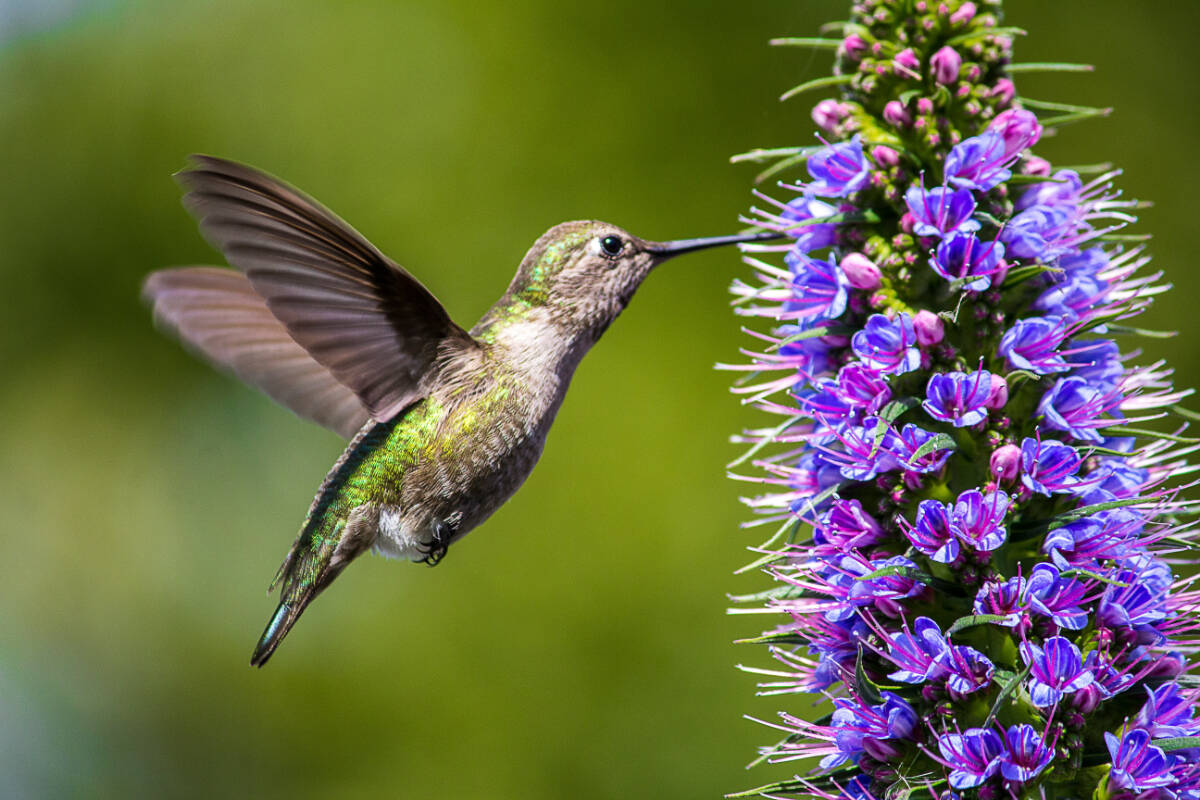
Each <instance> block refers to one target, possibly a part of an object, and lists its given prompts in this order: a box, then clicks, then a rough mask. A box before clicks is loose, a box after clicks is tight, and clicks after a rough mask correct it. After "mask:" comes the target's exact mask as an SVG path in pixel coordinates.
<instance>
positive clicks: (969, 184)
mask: <svg viewBox="0 0 1200 800" xmlns="http://www.w3.org/2000/svg"><path fill="white" fill-rule="evenodd" d="M1015 158H1016V156H1015V155H1011V154H1009V153H1007V152H1006V151H1005V145H1004V137H1003V136H1001V135H1000V134H999V133H997V132H996V131H987V132H985V133H982V134H980V135H979V136H972V137H970V138H969V139H963V140H962V141H961V142H959V143H958V144H956V145H955V146H954V149H952V150H951V151H950V155H948V156H946V167H945V171H946V182H947V183H949V184H951V185H953V186H956V187H958V188H960V189H973V190H975V191H977V192H986V191H987V190H989V189H991V188H992V187H993V186H995V185H996V184H999V183H1003V182H1004V181H1006V180H1008V179H1009V178H1011V177H1012V171H1011V170H1009V169H1008V165H1009V164H1011V163H1012V162H1013V160H1014V159H1015Z"/></svg>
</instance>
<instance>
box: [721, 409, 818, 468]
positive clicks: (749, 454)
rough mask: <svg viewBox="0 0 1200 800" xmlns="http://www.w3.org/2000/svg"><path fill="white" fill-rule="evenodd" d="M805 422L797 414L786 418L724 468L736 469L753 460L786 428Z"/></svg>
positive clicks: (803, 418)
mask: <svg viewBox="0 0 1200 800" xmlns="http://www.w3.org/2000/svg"><path fill="white" fill-rule="evenodd" d="M807 421H808V417H804V416H801V415H799V414H797V415H796V416H794V417H788V418H787V419H785V420H784V421H783V422H782V423H781V424H780V425H778V426H777V427H775V428H773V429H772V430H771V432H770V433H768V434H767V435H766V436H763V437H762V438H761V439H759V440H758V441H757V442H755V443H754V445H753V446H752V447H751V448H750V449H749V450H747V451H746V452H744V453H742V454H741V455H740V456H738V457H737V458H736V459H735V460H733V461H731V462H729V463H728V464H727V465H726V468H727V469H732V468H733V467H736V466H737V465H738V464H744V463H746V462H747V461H749V460H750V459H752V458H754V456H756V455H757V454H758V453H760V452H761V451H762V449H763V448H764V447H767V446H768V445H772V444H775V441H776V439H778V438H779V436H780V435H781V434H783V433H784V432H785V431H787V429H788V428H791V427H792V426H794V425H799V424H800V423H802V422H807Z"/></svg>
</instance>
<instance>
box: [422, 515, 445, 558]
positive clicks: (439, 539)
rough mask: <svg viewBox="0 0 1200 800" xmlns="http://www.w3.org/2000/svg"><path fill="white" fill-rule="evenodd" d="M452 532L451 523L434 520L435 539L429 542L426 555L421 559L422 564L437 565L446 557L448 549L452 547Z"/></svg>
mask: <svg viewBox="0 0 1200 800" xmlns="http://www.w3.org/2000/svg"><path fill="white" fill-rule="evenodd" d="M451 533H452V531H451V530H450V526H449V525H447V524H446V523H445V522H443V521H442V520H440V519H439V520H434V523H433V541H432V542H430V543H429V546H428V551H427V552H426V553H425V557H424V558H422V559H421V563H422V564H428V565H429V566H431V567H435V566H437V564H438V562H440V561H441V560H442V559H443V558H445V556H446V551H447V550H448V549H450V536H451Z"/></svg>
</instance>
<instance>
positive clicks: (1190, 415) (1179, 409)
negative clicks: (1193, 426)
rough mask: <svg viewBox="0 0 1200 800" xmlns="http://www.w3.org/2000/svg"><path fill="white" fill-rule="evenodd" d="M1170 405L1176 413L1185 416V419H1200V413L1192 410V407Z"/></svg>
mask: <svg viewBox="0 0 1200 800" xmlns="http://www.w3.org/2000/svg"><path fill="white" fill-rule="evenodd" d="M1168 407H1169V408H1170V409H1171V410H1172V411H1174V412H1175V413H1176V414H1178V415H1179V416H1181V417H1183V418H1184V419H1194V420H1197V421H1200V414H1197V413H1196V412H1195V411H1192V410H1191V409H1187V408H1184V407H1183V406H1168Z"/></svg>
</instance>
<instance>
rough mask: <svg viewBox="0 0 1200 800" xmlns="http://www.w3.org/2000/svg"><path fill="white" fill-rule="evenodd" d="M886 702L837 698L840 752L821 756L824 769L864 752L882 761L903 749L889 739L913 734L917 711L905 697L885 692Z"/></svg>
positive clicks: (908, 737) (836, 721) (836, 722)
mask: <svg viewBox="0 0 1200 800" xmlns="http://www.w3.org/2000/svg"><path fill="white" fill-rule="evenodd" d="M881 694H882V697H883V702H882V703H880V704H879V705H874V706H870V705H866V704H865V703H863V702H862V701H861V700H858V699H847V698H842V697H839V698H837V699H835V700H834V701H833V702H834V705H835V706H836V708H835V710H834V712H833V725H832V726H831V727H832V728H833V729H834V730H835V731H836V732H837V733H836V735H835V739H834V741H835V743H836V745H837V748H838V752H837V753H834V754H832V755H829V756H826V757H825V758H823V759H822V760H821V767H822V768H823V769H831V768H833V767H836V766H838V765H840V764H844V763H846V762H847V761H849V760H851V759H855V758H857V757H858V756H860V755H861V754H863V753H866V754H867V755H869V756H871V757H872V758H876V759H879V760H881V761H887V760H888V759H890V758H894V757H895V756H896V755H897V754H898V753H899V752H900V751H899V750H898V749H897V748H896V747H895V746H894V745H891V744H889V743H888V741H889V740H892V739H910V738H912V732H913V728H914V727H916V724H917V715H916V713H915V712H914V711H913V710H912V706H910V705H909V704H908V703H907V702H906V701H905V700H904V698H902V697H900V696H898V695H896V694H893V693H892V692H882V693H881Z"/></svg>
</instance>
